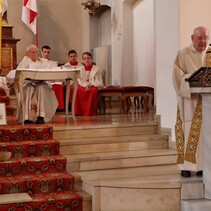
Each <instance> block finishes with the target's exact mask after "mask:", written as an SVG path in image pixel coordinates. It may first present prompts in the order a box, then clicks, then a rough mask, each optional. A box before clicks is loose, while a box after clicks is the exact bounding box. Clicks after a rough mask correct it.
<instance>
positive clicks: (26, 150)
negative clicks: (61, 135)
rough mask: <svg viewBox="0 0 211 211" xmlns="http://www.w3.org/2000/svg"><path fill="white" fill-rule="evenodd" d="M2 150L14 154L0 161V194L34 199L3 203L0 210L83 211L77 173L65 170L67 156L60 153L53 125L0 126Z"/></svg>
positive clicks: (0, 148)
mask: <svg viewBox="0 0 211 211" xmlns="http://www.w3.org/2000/svg"><path fill="white" fill-rule="evenodd" d="M0 151H10V152H11V153H12V157H11V158H10V159H9V160H8V161H4V162H0V197H1V194H14V193H28V194H29V196H30V197H31V198H32V201H30V202H19V203H12V202H11V203H8V204H3V203H2V204H0V210H1V211H20V210H21V211H22V210H24V211H28V210H32V211H35V210H36V211H38V210H39V211H44V210H45V211H46V210H50V211H59V210H62V211H69V210H71V211H80V210H82V196H81V195H80V194H78V193H77V192H76V191H75V189H74V176H73V175H71V174H70V173H68V172H67V171H66V158H65V157H63V156H61V155H60V154H59V142H58V141H57V140H54V139H53V128H52V127H51V126H48V125H42V126H40V125H35V124H34V125H27V126H26V125H25V126H22V125H15V124H14V125H7V126H0Z"/></svg>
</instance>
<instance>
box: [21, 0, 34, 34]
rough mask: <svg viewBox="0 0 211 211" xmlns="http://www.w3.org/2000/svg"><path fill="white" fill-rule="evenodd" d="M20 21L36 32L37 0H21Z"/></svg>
mask: <svg viewBox="0 0 211 211" xmlns="http://www.w3.org/2000/svg"><path fill="white" fill-rule="evenodd" d="M21 19H22V21H23V22H24V23H25V24H26V25H27V26H28V27H29V28H30V29H31V30H32V32H33V33H34V34H35V35H36V34H37V0H23V8H22V17H21Z"/></svg>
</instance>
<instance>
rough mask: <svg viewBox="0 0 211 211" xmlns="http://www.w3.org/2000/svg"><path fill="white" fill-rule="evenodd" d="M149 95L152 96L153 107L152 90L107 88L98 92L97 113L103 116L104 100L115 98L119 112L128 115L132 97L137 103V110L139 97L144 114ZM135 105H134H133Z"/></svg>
mask: <svg viewBox="0 0 211 211" xmlns="http://www.w3.org/2000/svg"><path fill="white" fill-rule="evenodd" d="M149 95H152V103H153V105H154V88H152V87H146V86H124V87H119V86H109V87H105V88H103V89H100V90H99V113H100V114H105V110H106V104H105V98H106V97H109V99H111V98H112V97H114V96H116V97H118V98H119V100H120V112H121V113H128V112H129V110H130V107H131V104H132V102H131V97H134V102H137V108H138V109H139V107H140V103H139V97H141V105H142V106H143V108H144V112H149V106H148V105H149ZM135 105H136V104H135Z"/></svg>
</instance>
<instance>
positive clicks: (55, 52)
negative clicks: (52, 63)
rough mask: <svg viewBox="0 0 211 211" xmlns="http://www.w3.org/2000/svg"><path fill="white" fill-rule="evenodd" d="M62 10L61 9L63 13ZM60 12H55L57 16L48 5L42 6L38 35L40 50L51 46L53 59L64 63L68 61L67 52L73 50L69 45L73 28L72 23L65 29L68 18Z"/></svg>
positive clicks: (40, 7)
mask: <svg viewBox="0 0 211 211" xmlns="http://www.w3.org/2000/svg"><path fill="white" fill-rule="evenodd" d="M62 8H63V7H62ZM62 8H60V10H61V11H62ZM63 9H64V8H63ZM60 10H58V11H55V14H53V13H52V11H51V10H50V9H49V7H47V5H46V4H40V6H39V16H38V20H37V21H38V35H39V48H41V47H42V46H43V45H49V46H50V47H51V59H52V60H56V61H59V63H64V62H65V61H66V60H67V52H68V50H69V48H71V45H70V44H69V43H70V37H72V36H70V34H71V31H69V30H71V28H72V27H71V23H70V24H69V27H65V25H66V22H67V21H66V20H65V19H66V18H67V17H66V14H59V13H60ZM58 15H59V16H58ZM57 17H60V18H57ZM62 19H64V21H61V20H62ZM61 22H62V24H61ZM74 41H75V40H74ZM74 41H73V42H74Z"/></svg>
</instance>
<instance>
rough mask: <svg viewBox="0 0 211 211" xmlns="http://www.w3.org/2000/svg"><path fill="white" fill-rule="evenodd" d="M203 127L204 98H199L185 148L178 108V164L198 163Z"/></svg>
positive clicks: (210, 60) (210, 50) (209, 55)
mask: <svg viewBox="0 0 211 211" xmlns="http://www.w3.org/2000/svg"><path fill="white" fill-rule="evenodd" d="M206 66H209V67H211V48H208V50H207V57H206ZM201 125H202V97H201V95H199V96H198V101H197V105H196V108H195V110H194V114H193V118H192V121H191V127H190V132H189V136H188V142H187V146H186V148H185V140H184V131H183V127H182V119H181V115H180V109H179V107H178V108H177V120H176V124H175V136H176V146H177V154H178V157H177V163H179V164H180V163H184V161H185V160H186V161H189V162H191V163H196V150H197V146H198V140H199V136H200V131H201Z"/></svg>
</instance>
